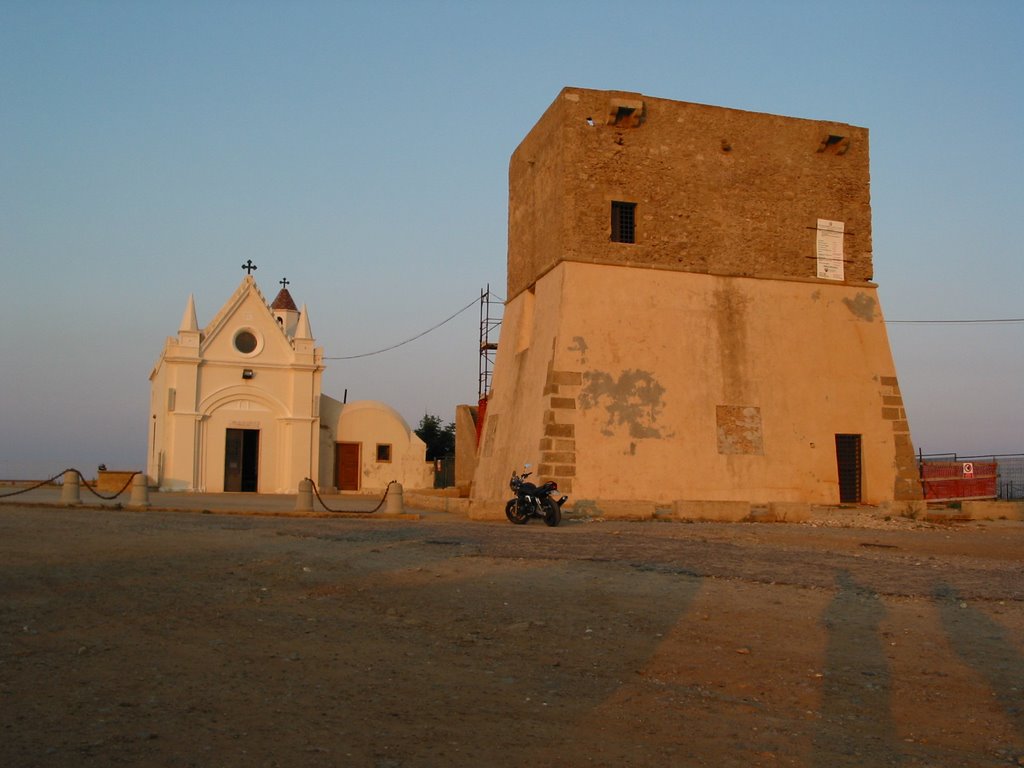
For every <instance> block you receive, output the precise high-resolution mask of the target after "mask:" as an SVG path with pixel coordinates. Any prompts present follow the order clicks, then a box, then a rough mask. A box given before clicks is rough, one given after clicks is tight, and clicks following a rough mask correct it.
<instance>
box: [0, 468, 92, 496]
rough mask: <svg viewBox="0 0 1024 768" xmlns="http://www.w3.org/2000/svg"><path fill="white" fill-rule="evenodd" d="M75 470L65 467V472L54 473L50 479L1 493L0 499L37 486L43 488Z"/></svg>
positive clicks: (31, 489) (25, 491)
mask: <svg viewBox="0 0 1024 768" xmlns="http://www.w3.org/2000/svg"><path fill="white" fill-rule="evenodd" d="M73 471H74V470H71V469H65V470H64V471H63V472H58V473H57V474H56V475H54V476H53V477H51V478H49V479H48V480H40V481H39V482H38V483H36V484H35V485H30V486H29V487H28V488H22V489H21V490H20V491H12V492H11V493H2V494H0V499H6V498H8V497H10V496H20V495H21V494H23V493H28V492H29V491H34V490H35V489H36V488H42V487H43V486H44V485H49V484H50V483H52V482H53V481H54V480H56V479H57V478H58V477H63V476H64V473H65V472H73Z"/></svg>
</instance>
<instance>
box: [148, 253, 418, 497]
mask: <svg viewBox="0 0 1024 768" xmlns="http://www.w3.org/2000/svg"><path fill="white" fill-rule="evenodd" d="M282 283H283V287H282V289H281V290H280V292H279V293H278V294H277V296H276V297H275V299H274V301H273V302H272V303H270V304H268V303H267V301H266V299H265V298H264V296H263V293H262V292H261V291H260V289H259V286H258V285H257V284H256V281H255V279H254V278H253V277H252V275H251V272H250V274H247V275H246V277H245V278H244V279H243V280H242V282H241V284H240V285H239V286H238V288H237V289H236V291H235V292H234V294H233V295H232V296H231V298H230V299H228V301H227V302H226V303H225V304H224V306H223V307H222V308H221V309H220V311H219V312H218V313H217V314H216V316H215V317H214V318H213V320H211V321H210V323H208V324H207V325H206V326H205V327H203V328H200V326H199V323H198V321H197V317H196V307H195V301H194V299H193V297H191V296H190V297H189V299H188V302H187V305H186V307H185V312H184V315H183V317H182V320H181V324H180V327H179V329H178V333H177V335H176V336H172V337H170V338H168V339H167V341H166V343H165V345H164V349H163V351H162V352H161V354H160V357H159V359H158V360H157V363H156V365H155V366H154V368H153V370H152V372H151V374H150V377H149V378H150V424H149V446H148V447H149V450H148V454H147V455H148V459H147V469H146V473H147V475H148V476H149V478H150V483H151V484H153V485H155V486H156V487H158V488H159V489H161V490H165V491H198V492H206V493H216V492H222V491H223V492H254V493H255V492H260V493H295V492H296V490H297V489H298V485H299V482H300V481H302V480H303V479H305V478H311V479H313V480H314V481H315V482H316V484H317V487H318V488H319V489H320V490H322V491H328V492H333V491H365V492H370V491H372V492H377V491H382V490H383V489H384V488H386V487H387V485H388V483H389V482H390V481H391V480H397V481H398V482H400V483H402V484H403V485H405V486H406V487H409V488H423V487H429V486H430V485H431V484H432V480H433V471H432V465H431V464H429V463H427V462H426V458H425V457H426V446H425V445H424V443H423V441H422V440H420V439H419V437H418V436H417V435H416V434H415V433H414V432H413V431H412V430H411V429H410V428H409V425H408V424H407V423H406V422H405V420H404V419H403V418H402V417H401V416H400V415H399V414H398V413H397V412H396V411H395V410H394V409H392V408H390V407H389V406H387V405H386V404H384V403H380V402H377V401H372V400H361V401H356V402H352V403H346V402H339V401H338V400H335V399H334V398H331V397H328V396H327V395H324V394H323V393H322V392H321V379H322V374H323V371H324V359H323V349H322V348H320V347H318V346H316V343H315V341H314V338H313V334H312V329H311V327H310V322H309V313H308V312H307V310H306V307H305V305H303V306H302V308H301V309H298V308H297V307H296V305H295V302H294V300H293V299H292V296H291V294H290V293H289V291H288V288H287V281H282Z"/></svg>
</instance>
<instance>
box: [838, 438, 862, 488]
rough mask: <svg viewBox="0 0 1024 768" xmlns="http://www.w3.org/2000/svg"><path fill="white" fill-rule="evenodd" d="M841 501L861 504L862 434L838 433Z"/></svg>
mask: <svg viewBox="0 0 1024 768" xmlns="http://www.w3.org/2000/svg"><path fill="white" fill-rule="evenodd" d="M836 464H837V465H838V468H839V503H840V504H860V499H861V495H860V479H861V466H860V435H836Z"/></svg>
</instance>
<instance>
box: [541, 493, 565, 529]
mask: <svg viewBox="0 0 1024 768" xmlns="http://www.w3.org/2000/svg"><path fill="white" fill-rule="evenodd" d="M560 522H562V510H561V509H559V507H558V504H557V503H556V502H555V500H554V499H552V498H551V497H550V496H545V497H544V524H545V525H550V526H551V527H552V528H554V527H555V526H556V525H558V524H559V523H560Z"/></svg>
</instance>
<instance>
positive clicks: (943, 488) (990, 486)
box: [921, 460, 999, 501]
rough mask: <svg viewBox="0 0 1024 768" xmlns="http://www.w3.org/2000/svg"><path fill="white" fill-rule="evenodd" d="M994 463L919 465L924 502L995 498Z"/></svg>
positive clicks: (996, 467) (995, 468) (929, 463)
mask: <svg viewBox="0 0 1024 768" xmlns="http://www.w3.org/2000/svg"><path fill="white" fill-rule="evenodd" d="M998 466H999V465H998V464H997V463H996V462H994V461H929V460H924V461H922V462H921V485H922V487H923V489H924V500H925V501H957V500H961V499H994V498H996V478H997V476H998V472H997V470H998Z"/></svg>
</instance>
